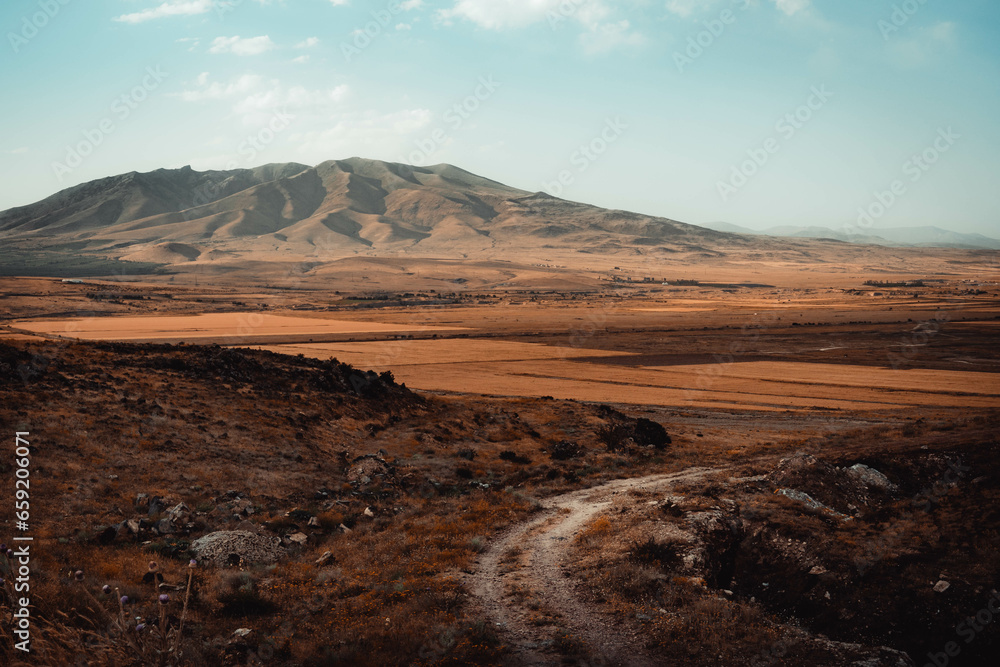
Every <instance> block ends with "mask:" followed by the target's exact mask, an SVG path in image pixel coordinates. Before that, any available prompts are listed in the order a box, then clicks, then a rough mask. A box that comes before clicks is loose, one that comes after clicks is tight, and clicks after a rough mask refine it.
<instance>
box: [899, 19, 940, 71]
mask: <svg viewBox="0 0 1000 667" xmlns="http://www.w3.org/2000/svg"><path fill="white" fill-rule="evenodd" d="M955 37H956V35H955V24H954V23H952V22H951V21H941V22H939V23H935V24H934V25H932V26H927V27H924V28H913V29H912V30H911V31H910V33H908V37H907V38H899V39H895V38H894V39H893V40H891V41H890V42H889V43H888V45H887V49H888V54H889V60H890V61H891V62H892V63H893V64H894V65H896V66H898V67H904V68H910V67H920V66H922V65H925V64H927V63H928V62H929V61H931V60H932V59H934V58H936V57H938V56H939V55H940V54H942V53H943V51H944V50H945V49H947V48H948V47H950V46H952V45H954V43H955Z"/></svg>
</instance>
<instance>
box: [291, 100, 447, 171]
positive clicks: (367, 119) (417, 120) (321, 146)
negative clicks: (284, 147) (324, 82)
mask: <svg viewBox="0 0 1000 667" xmlns="http://www.w3.org/2000/svg"><path fill="white" fill-rule="evenodd" d="M432 118H433V116H432V114H431V112H430V110H428V109H419V108H418V109H402V110H400V111H394V112H389V113H385V112H381V111H375V110H369V111H353V112H346V113H338V114H332V115H330V116H328V117H326V118H324V119H322V123H318V122H314V123H312V127H314V128H315V129H307V130H304V131H300V132H297V133H296V134H294V135H292V136H291V138H290V141H291V142H292V143H295V144H298V146H299V149H298V152H299V154H300V155H303V156H305V157H304V159H305V160H306V161H310V162H317V161H322V160H328V159H330V157H331V156H337V155H384V156H392V155H397V154H398V153H399V152H400V151H408V150H412V146H411V145H408V141H409V140H410V139H411V138H413V136H414V135H415V133H417V132H419V131H421V130H426V128H427V127H428V126H429V125H430V123H431V121H432ZM301 126H302V125H301V124H300V123H299V119H298V117H297V118H296V127H301Z"/></svg>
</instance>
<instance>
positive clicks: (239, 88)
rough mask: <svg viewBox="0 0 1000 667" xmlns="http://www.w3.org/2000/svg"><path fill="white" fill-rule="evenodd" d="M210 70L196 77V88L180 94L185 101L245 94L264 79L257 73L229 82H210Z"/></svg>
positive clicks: (220, 98)
mask: <svg viewBox="0 0 1000 667" xmlns="http://www.w3.org/2000/svg"><path fill="white" fill-rule="evenodd" d="M209 78H210V77H209V74H208V72H202V73H201V74H199V75H198V77H197V78H196V79H195V86H196V87H195V88H193V89H191V90H185V91H182V92H181V93H179V94H178V96H179V97H180V98H181V99H182V100H184V101H185V102H202V101H204V100H222V99H226V98H229V97H235V96H237V95H245V94H247V93H249V92H250V91H252V90H253V89H255V88H256V87H257V86H258V85H260V83H261V81H262V79H261V78H260V77H259V76H257V75H256V74H244V75H243V76H241V77H239V78H237V79H235V80H233V81H231V82H229V83H219V82H218V81H214V82H211V83H210V82H209Z"/></svg>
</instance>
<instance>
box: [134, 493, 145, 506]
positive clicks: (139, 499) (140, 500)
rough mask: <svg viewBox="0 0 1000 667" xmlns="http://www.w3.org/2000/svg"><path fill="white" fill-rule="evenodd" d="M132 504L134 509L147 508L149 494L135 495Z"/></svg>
mask: <svg viewBox="0 0 1000 667" xmlns="http://www.w3.org/2000/svg"><path fill="white" fill-rule="evenodd" d="M133 504H134V505H135V506H136V507H148V506H149V494H148V493H139V494H137V495H136V497H135V503H133Z"/></svg>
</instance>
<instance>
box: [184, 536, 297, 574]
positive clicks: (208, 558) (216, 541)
mask: <svg viewBox="0 0 1000 667" xmlns="http://www.w3.org/2000/svg"><path fill="white" fill-rule="evenodd" d="M191 551H193V552H194V554H195V556H196V557H197V559H198V560H199V561H201V562H205V563H212V564H215V565H218V566H220V567H222V566H226V565H239V564H244V565H246V564H251V563H273V562H275V561H277V560H278V559H279V558H281V556H282V554H283V553H284V551H283V550H282V548H281V546H280V539H279V538H277V537H275V536H269V535H258V534H256V533H251V532H249V531H244V530H220V531H216V532H214V533H209V534H208V535H205V536H204V537H201V538H199V539H197V540H195V541H194V542H192V543H191Z"/></svg>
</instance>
